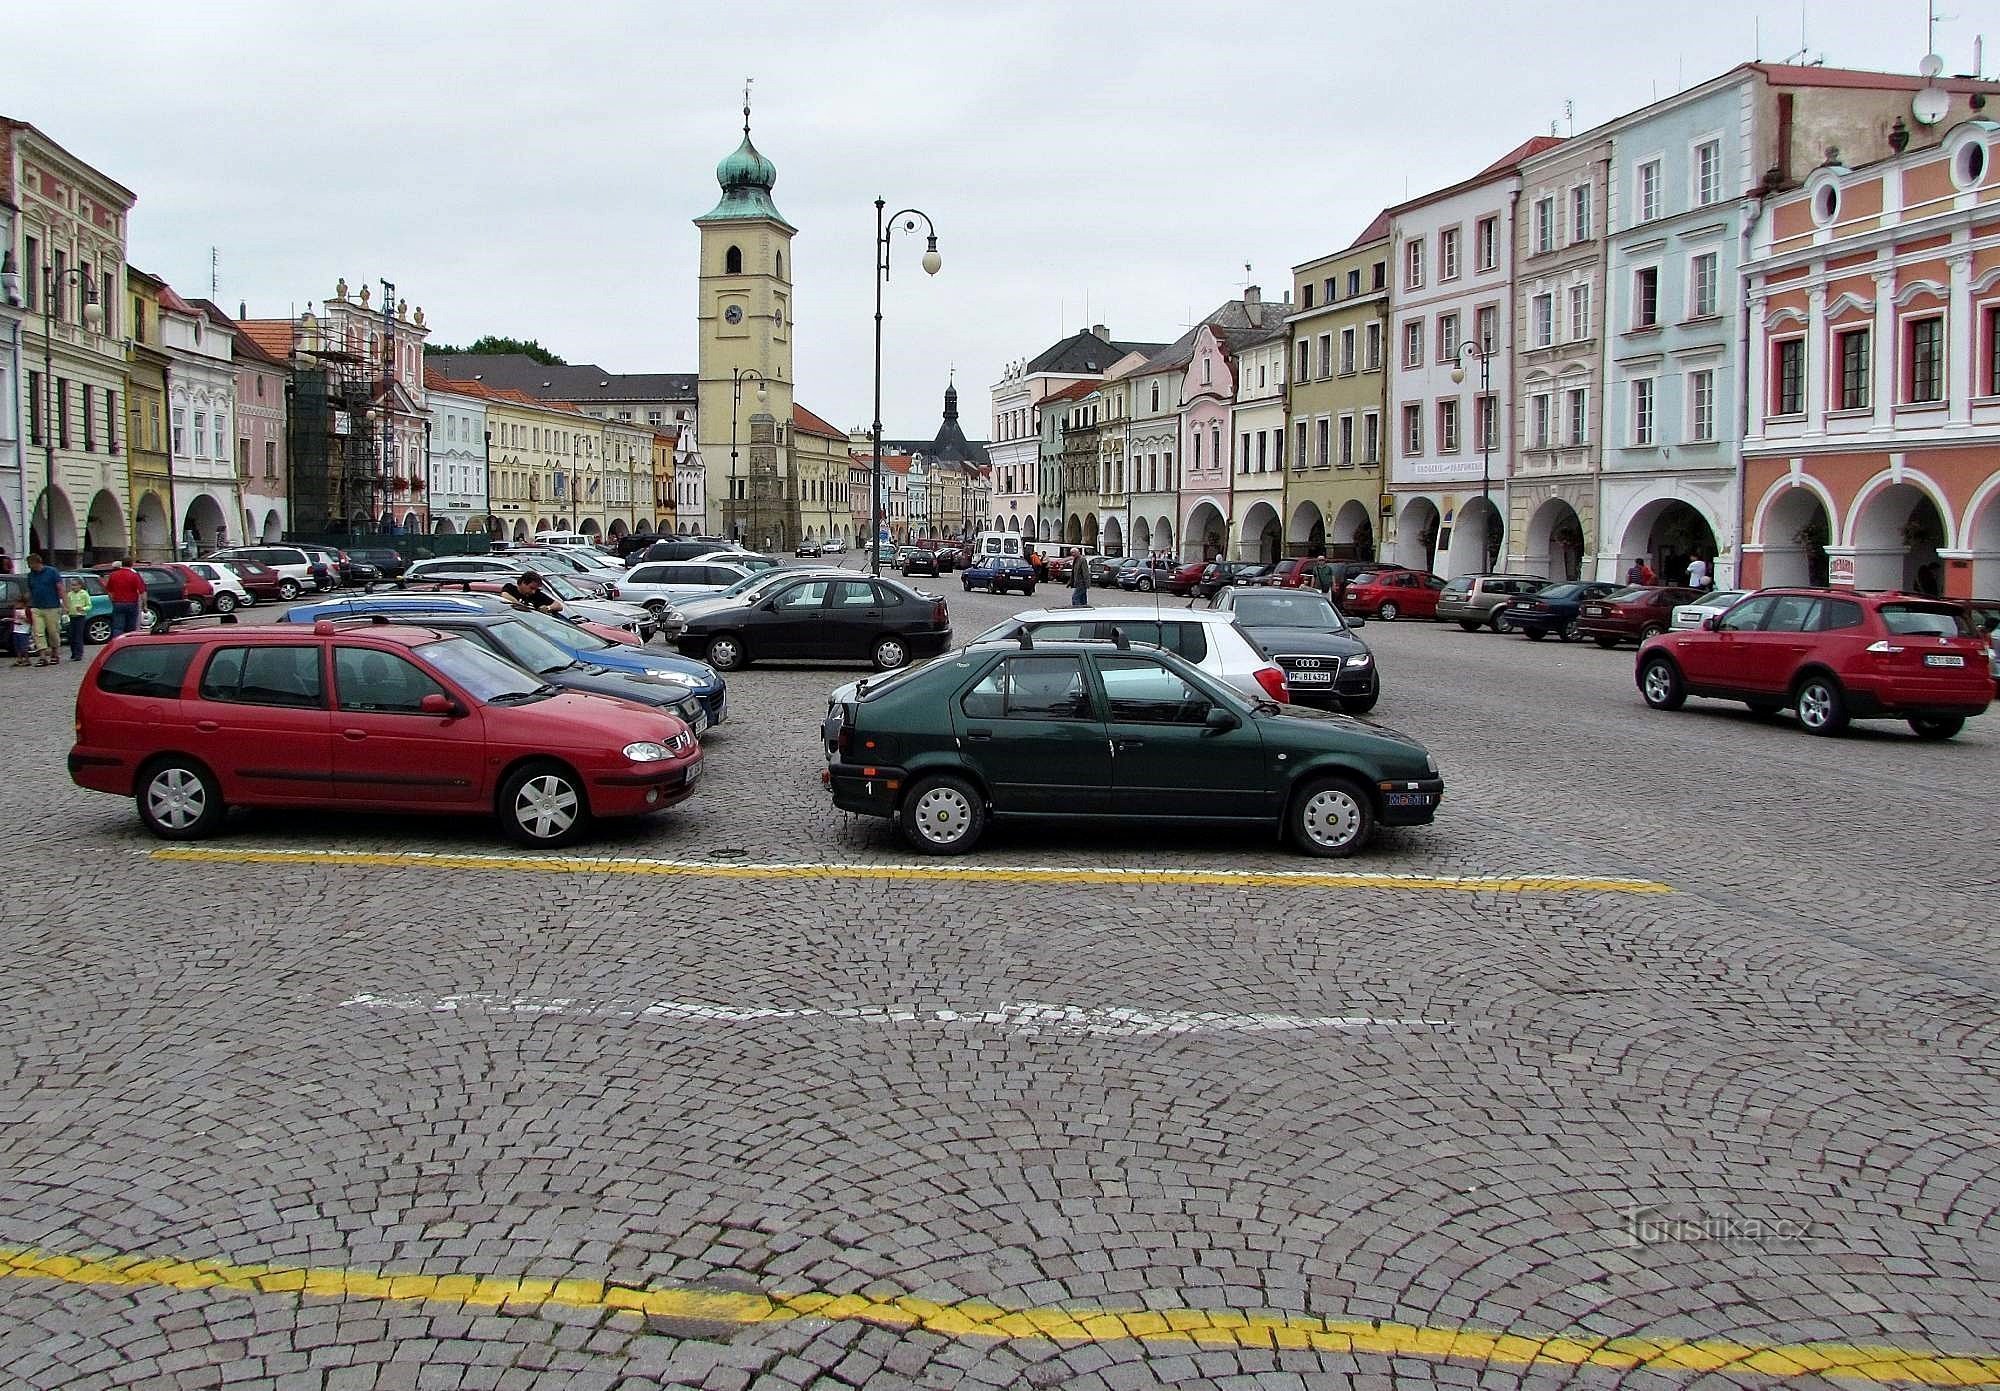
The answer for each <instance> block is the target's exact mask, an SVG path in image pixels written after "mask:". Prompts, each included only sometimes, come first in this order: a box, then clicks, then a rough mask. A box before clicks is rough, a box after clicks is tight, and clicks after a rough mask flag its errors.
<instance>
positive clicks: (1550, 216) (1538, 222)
mask: <svg viewBox="0 0 2000 1391" xmlns="http://www.w3.org/2000/svg"><path fill="white" fill-rule="evenodd" d="M1555 249H1556V200H1555V199H1554V198H1537V199H1536V200H1535V254H1536V255H1538V256H1540V255H1545V254H1547V253H1548V252H1551V251H1554V250H1555Z"/></svg>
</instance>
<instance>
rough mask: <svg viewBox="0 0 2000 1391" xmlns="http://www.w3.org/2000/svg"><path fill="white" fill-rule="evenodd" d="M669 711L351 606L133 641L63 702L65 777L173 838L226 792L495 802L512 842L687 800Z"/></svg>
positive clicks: (441, 807)
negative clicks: (71, 728)
mask: <svg viewBox="0 0 2000 1391" xmlns="http://www.w3.org/2000/svg"><path fill="white" fill-rule="evenodd" d="M701 766H702V765H701V746H700V745H699V744H698V743H697V742H696V740H695V737H694V734H693V733H692V732H691V731H690V730H689V729H688V727H687V725H685V724H684V723H682V722H681V721H680V720H679V719H678V718H677V717H675V716H673V715H670V714H666V713H664V712H661V711H658V710H654V709H648V708H645V707H642V706H638V705H631V704H627V703H626V702H625V701H622V700H617V699H613V698H611V697H608V696H597V695H584V694H580V693H575V692H561V691H558V690H557V689H556V688H555V687H554V686H551V685H547V684H545V683H544V682H542V681H541V680H540V678H538V677H535V676H530V675H529V674H528V673H526V672H524V671H522V670H521V669H520V668H519V667H516V666H512V665H510V664H509V663H507V662H505V661H502V660H501V659H500V658H498V657H496V656H494V655H493V654H492V653H490V652H488V651H487V650H486V649H484V648H483V647H480V646H479V645H477V644H476V643H473V642H470V641H468V640H466V639H464V638H460V637H453V636H451V635H449V634H445V633H440V632H436V631H433V630H430V629H426V628H421V627H415V626H409V627H403V626H396V625H390V624H379V623H374V622H369V621H361V620H351V621H347V622H336V621H332V620H325V619H323V620H321V621H320V622H318V623H315V624H314V625H313V626H312V628H311V630H310V631H308V630H305V629H302V628H296V627H290V628H287V627H273V628H247V627H235V626H223V627H216V628H201V629H195V630H188V629H182V630H180V631H177V632H174V633H171V634H167V635H163V636H160V637H127V638H122V639H120V640H118V641H116V642H114V643H112V644H111V645H109V646H108V647H106V648H104V649H103V650H102V651H101V652H100V653H99V655H98V658H97V661H96V663H95V664H94V665H93V666H92V667H91V669H90V672H89V674H88V675H87V676H86V677H85V678H84V681H83V685H82V687H81V688H80V689H79V690H78V691H77V696H76V746H75V747H74V748H72V749H71V750H70V755H69V773H70V777H71V779H72V780H73V781H75V782H76V784H77V785H78V786H79V787H87V788H90V789H92V790H93V791H97V792H109V793H112V794H113V795H115V796H120V797H134V798H136V799H137V801H138V805H139V819H140V820H141V821H142V822H143V823H145V826H146V829H148V830H149V831H151V832H152V833H153V834H154V835H157V836H160V837H162V838H164V839H167V840H194V839H196V838H198V837H201V836H206V835H212V834H214V833H215V832H216V831H218V830H220V829H221V826H222V820H223V814H224V811H225V809H226V808H227V807H230V806H255V807H325V808H330V809H338V810H342V811H370V812H442V813H452V814H456V815H467V814H471V815H475V816H485V815H493V816H497V817H499V819H500V822H501V825H502V826H503V827H504V828H505V830H506V831H507V833H508V835H509V836H511V837H512V838H513V839H515V840H517V841H519V842H521V843H522V844H525V845H536V846H555V845H564V844H567V843H568V842H569V841H571V840H574V839H575V838H576V837H577V836H579V835H581V834H582V833H583V831H584V829H585V828H586V827H587V826H588V824H589V823H590V821H591V819H592V818H593V817H617V816H641V815H645V814H647V813H649V812H655V811H662V810H664V809H665V808H667V807H670V806H673V805H674V804H675V803H677V802H680V801H682V800H684V799H685V798H686V797H687V796H688V794H689V793H690V792H692V791H693V790H694V785H695V781H696V779H697V778H699V777H700V775H701Z"/></svg>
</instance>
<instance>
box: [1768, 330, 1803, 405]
mask: <svg viewBox="0 0 2000 1391" xmlns="http://www.w3.org/2000/svg"><path fill="white" fill-rule="evenodd" d="M1772 357H1773V361H1772V364H1771V368H1772V370H1771V384H1772V393H1771V413H1772V414H1773V415H1803V414H1804V413H1805V409H1806V340H1805V339H1803V338H1787V339H1785V340H1784V341H1783V342H1781V343H1778V344H1776V345H1774V346H1773V348H1772Z"/></svg>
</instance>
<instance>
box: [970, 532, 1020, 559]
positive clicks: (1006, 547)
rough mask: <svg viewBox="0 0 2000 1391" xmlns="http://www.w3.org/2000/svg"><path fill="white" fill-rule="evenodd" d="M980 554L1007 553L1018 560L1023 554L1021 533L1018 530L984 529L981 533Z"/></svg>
mask: <svg viewBox="0 0 2000 1391" xmlns="http://www.w3.org/2000/svg"><path fill="white" fill-rule="evenodd" d="M979 554H981V555H1007V556H1012V557H1013V558H1014V559H1016V560H1020V559H1021V558H1022V556H1023V552H1022V550H1021V533H1020V532H1018V531H982V532H980V533H979Z"/></svg>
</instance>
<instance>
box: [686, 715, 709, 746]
mask: <svg viewBox="0 0 2000 1391" xmlns="http://www.w3.org/2000/svg"><path fill="white" fill-rule="evenodd" d="M688 728H689V729H691V730H693V731H694V734H695V737H696V738H697V739H699V738H700V737H701V732H702V731H703V730H704V729H707V728H708V716H707V715H705V714H703V713H702V712H701V711H699V710H697V711H695V712H694V718H693V719H692V720H690V721H688Z"/></svg>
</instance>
